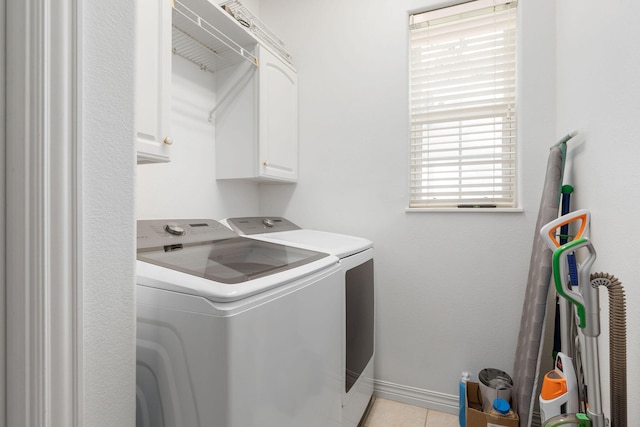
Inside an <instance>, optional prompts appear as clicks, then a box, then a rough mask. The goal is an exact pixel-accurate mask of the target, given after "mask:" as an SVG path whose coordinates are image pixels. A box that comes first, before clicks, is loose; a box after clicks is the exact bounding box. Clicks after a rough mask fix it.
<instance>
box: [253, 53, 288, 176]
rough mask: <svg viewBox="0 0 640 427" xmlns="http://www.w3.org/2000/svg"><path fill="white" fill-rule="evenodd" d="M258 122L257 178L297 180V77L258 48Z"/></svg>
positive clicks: (278, 59)
mask: <svg viewBox="0 0 640 427" xmlns="http://www.w3.org/2000/svg"><path fill="white" fill-rule="evenodd" d="M258 49H259V61H260V68H259V84H258V88H259V89H258V90H259V95H258V102H259V108H258V116H259V117H258V121H259V125H258V127H259V132H258V135H259V136H258V138H259V144H258V146H259V150H258V151H259V158H260V161H261V164H260V165H259V166H258V167H259V168H260V175H261V176H263V177H265V178H274V179H277V180H280V181H296V180H297V179H298V76H297V74H296V72H295V71H294V70H293V69H291V68H290V67H289V66H288V65H287V64H286V63H285V62H283V60H281V59H280V58H279V57H277V56H275V55H273V54H272V53H271V52H269V51H268V50H267V49H265V48H264V47H259V48H258Z"/></svg>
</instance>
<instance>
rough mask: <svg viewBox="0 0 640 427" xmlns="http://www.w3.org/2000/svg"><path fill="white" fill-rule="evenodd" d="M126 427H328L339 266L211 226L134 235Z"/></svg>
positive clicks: (336, 388) (334, 414) (338, 384)
mask: <svg viewBox="0 0 640 427" xmlns="http://www.w3.org/2000/svg"><path fill="white" fill-rule="evenodd" d="M137 242H138V251H137V286H136V291H137V340H136V348H137V369H136V377H137V378H136V380H137V381H136V383H137V393H136V398H137V402H136V403H137V405H136V406H137V410H136V426H137V427H205V426H206V427H258V426H259V427H301V426H313V427H327V426H332V427H338V426H340V425H341V423H342V419H341V403H342V402H341V397H342V381H341V378H342V360H341V357H340V351H341V348H342V322H341V321H340V314H341V307H339V306H338V305H336V303H335V302H336V301H337V300H339V299H340V298H341V295H342V292H343V288H342V286H343V283H342V273H341V269H340V266H339V263H338V258H337V257H335V256H333V255H330V254H327V253H320V252H318V251H312V250H306V249H301V248H294V247H288V246H285V245H281V244H274V243H269V242H260V241H257V240H252V239H248V238H244V237H240V236H238V235H237V234H236V233H235V232H232V231H230V230H229V229H228V228H226V227H225V226H223V225H222V224H220V223H219V222H216V221H213V220H181V221H164V220H142V221H138V231H137Z"/></svg>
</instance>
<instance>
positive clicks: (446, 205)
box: [406, 0, 523, 212]
mask: <svg viewBox="0 0 640 427" xmlns="http://www.w3.org/2000/svg"><path fill="white" fill-rule="evenodd" d="M487 7H494V8H495V7H502V8H508V9H511V11H512V13H513V15H514V16H513V25H514V26H515V28H510V31H512V34H511V37H512V38H513V42H514V47H513V50H514V53H513V55H514V66H513V69H512V73H513V75H512V78H513V80H514V83H513V88H512V93H511V95H512V96H513V100H514V107H515V111H514V117H513V118H512V119H511V122H510V123H511V124H512V127H510V128H509V132H511V135H510V136H508V138H509V139H510V142H507V143H496V144H495V145H496V147H498V148H501V147H503V146H504V147H506V146H507V145H510V146H511V147H512V150H513V151H511V152H509V153H510V154H509V162H510V167H512V168H513V169H514V173H513V176H512V177H510V178H506V179H505V180H503V181H508V180H511V181H510V182H509V183H508V185H507V186H508V187H510V188H509V190H510V193H511V197H510V199H509V200H512V202H511V204H510V205H508V206H507V205H505V204H504V203H503V204H500V203H494V200H495V199H491V200H488V201H487V203H482V202H475V201H474V202H471V203H469V202H467V201H466V200H464V199H460V196H450V197H453V198H450V199H446V197H443V198H442V199H437V200H438V202H436V203H433V202H431V203H430V202H429V201H427V200H426V199H425V197H427V196H426V194H427V191H431V190H424V189H423V188H425V187H424V185H425V184H428V183H429V179H428V178H427V177H426V169H425V166H424V165H425V164H427V163H428V162H429V161H428V160H426V161H425V156H427V157H428V156H429V154H426V153H427V152H428V146H429V145H428V144H429V142H428V140H427V138H426V137H417V138H416V139H417V140H420V142H419V143H417V144H416V146H419V147H421V148H419V149H417V150H415V149H414V148H413V147H412V139H413V135H414V133H416V132H419V131H420V129H415V128H414V123H415V121H414V117H415V115H416V113H415V111H414V108H415V106H414V105H413V101H414V98H413V97H414V88H413V86H412V83H413V75H412V73H413V72H414V71H413V70H412V66H413V65H414V62H413V59H412V57H411V55H412V53H413V52H412V51H413V48H414V41H413V40H412V36H413V30H412V23H413V22H416V21H420V19H418V20H416V21H414V19H413V18H414V17H416V16H420V15H423V16H424V15H426V14H430V15H431V16H433V15H434V14H439V15H441V16H445V18H444V19H448V18H446V16H447V15H458V14H460V13H469V12H468V10H469V9H470V10H471V11H472V12H471V13H474V12H473V11H474V10H482V9H485V8H487ZM455 9H457V10H458V12H455V13H454V14H451V13H450V11H451V10H455ZM460 9H462V10H463V11H462V12H459V11H460ZM465 9H466V10H465ZM436 19H439V20H442V18H441V17H437V18H436ZM426 21H429V19H426V20H425V19H422V22H426ZM454 21H455V19H454ZM417 25H422V24H419V23H418V24H417ZM408 37H409V40H408V78H409V81H408V83H409V85H408V95H409V129H408V130H409V135H408V143H409V159H408V162H409V176H408V184H409V188H408V207H407V208H406V211H407V212H522V211H523V208H522V206H521V199H520V192H519V189H520V176H521V171H520V161H519V158H518V157H519V155H520V147H519V143H520V141H519V138H518V136H519V135H518V122H519V119H518V107H519V105H518V99H517V93H518V81H517V74H518V73H517V66H518V60H519V55H518V51H517V45H518V37H519V29H518V17H517V0H514V1H510V0H473V1H470V2H466V3H457V4H452V5H450V6H446V7H442V8H437V9H431V10H422V11H420V10H418V11H410V12H409V14H408ZM460 40H463V39H460ZM425 45H426V44H425ZM423 62H424V61H423ZM423 102H424V103H426V101H423ZM452 111H455V109H454V110H452ZM499 115H500V113H496V117H497V116H499ZM462 119H463V120H464V119H465V118H464V115H463V116H462ZM458 126H459V127H460V128H462V127H464V126H463V125H462V124H460V125H458ZM425 129H426V128H425V127H423V128H422V131H424V130H425ZM500 132H502V131H501V130H500V131H496V133H500ZM505 138H507V137H505ZM432 139H433V138H432ZM493 139H495V140H497V139H500V138H493ZM464 142H465V141H463V140H459V141H458V142H457V143H458V144H459V145H461V146H463V145H464ZM416 153H417V154H416ZM500 155H505V153H500ZM414 156H422V157H414ZM462 157H464V156H461V157H460V158H462ZM497 158H498V157H496V158H494V159H493V160H492V162H493V164H494V165H495V164H496V163H499V162H501V160H496V159H497ZM416 160H417V161H418V162H419V163H420V164H421V165H422V166H421V165H419V164H416ZM485 163H486V164H488V163H487V162H486V161H485ZM432 164H433V163H432ZM505 170H506V169H505ZM464 171H465V169H464V168H460V169H459V171H458V172H457V173H458V177H457V178H455V179H452V181H453V180H458V181H460V182H463V181H464V180H465V178H463V177H462V174H463V172H464ZM415 174H420V175H422V177H421V178H415V177H414V175H415ZM496 177H497V178H496ZM500 177H501V175H500V173H498V174H497V175H491V176H490V177H489V178H487V180H491V184H486V185H485V184H482V187H491V186H493V187H494V188H498V187H500V186H505V183H504V182H502V181H501V179H502V178H500ZM431 182H432V186H431V189H433V188H436V187H434V186H433V182H434V180H432V181H431ZM452 188H458V189H465V188H470V185H469V184H467V185H464V184H458V185H457V186H456V185H455V184H454V185H453V186H452ZM416 189H419V190H416ZM493 192H494V193H497V192H498V191H493ZM436 193H437V191H436V192H432V193H429V194H431V195H433V194H436ZM488 193H492V191H488ZM436 195H437V194H436ZM443 199H444V200H445V201H444V202H443V201H442V200H443ZM433 200H436V199H433ZM498 200H499V199H498ZM448 201H450V202H448ZM465 205H466V206H468V207H464V206H465Z"/></svg>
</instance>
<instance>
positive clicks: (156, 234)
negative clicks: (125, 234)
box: [136, 219, 238, 249]
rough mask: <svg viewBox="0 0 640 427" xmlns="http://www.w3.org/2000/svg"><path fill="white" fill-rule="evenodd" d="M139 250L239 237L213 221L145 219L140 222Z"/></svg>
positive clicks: (137, 239)
mask: <svg viewBox="0 0 640 427" xmlns="http://www.w3.org/2000/svg"><path fill="white" fill-rule="evenodd" d="M136 237H137V238H136V241H137V246H138V249H143V248H154V247H160V246H167V245H185V244H189V243H199V242H208V241H215V240H223V239H233V238H236V237H238V234H237V233H234V232H233V231H231V230H229V229H228V228H227V227H225V226H224V225H222V224H220V223H219V222H218V221H215V220H212V219H144V220H138V230H137V232H136Z"/></svg>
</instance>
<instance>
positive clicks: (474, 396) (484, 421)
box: [466, 381, 520, 427]
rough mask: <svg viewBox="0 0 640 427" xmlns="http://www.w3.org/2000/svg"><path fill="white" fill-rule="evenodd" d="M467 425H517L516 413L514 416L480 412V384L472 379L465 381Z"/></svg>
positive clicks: (496, 426) (511, 426) (481, 426)
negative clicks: (508, 416)
mask: <svg viewBox="0 0 640 427" xmlns="http://www.w3.org/2000/svg"><path fill="white" fill-rule="evenodd" d="M466 405H467V406H466V408H467V427H498V426H506V427H519V425H520V420H519V419H518V414H515V418H507V417H497V416H493V415H491V414H488V413H485V412H482V395H481V394H480V386H479V385H478V383H476V382H473V381H467V403H466Z"/></svg>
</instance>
